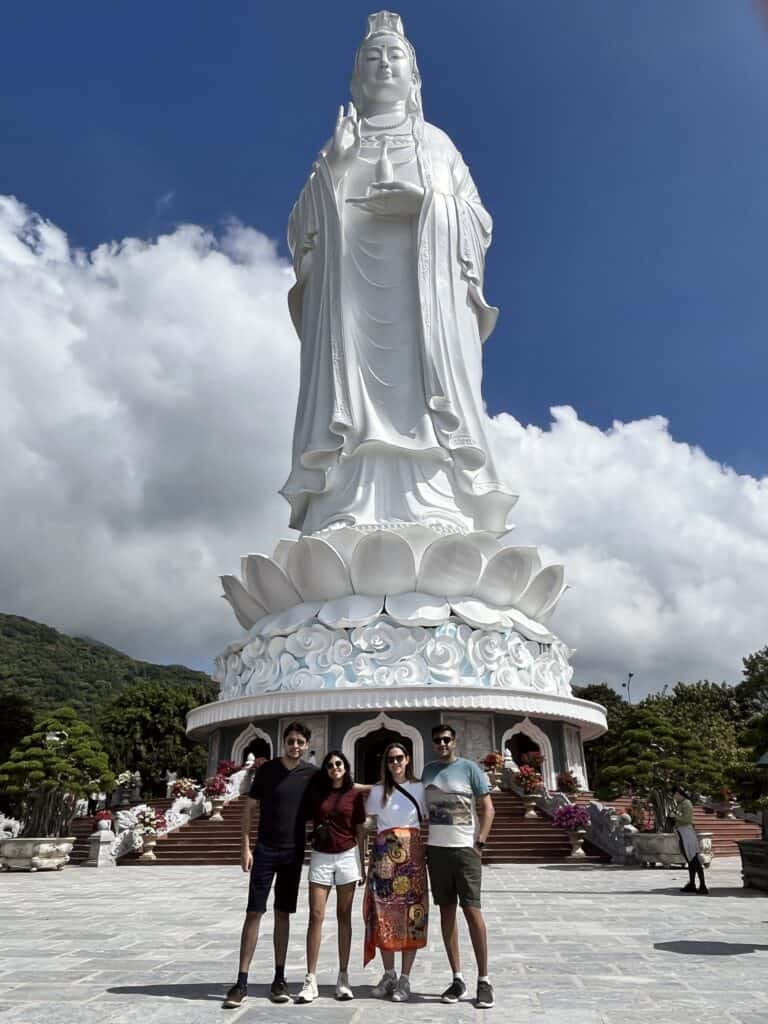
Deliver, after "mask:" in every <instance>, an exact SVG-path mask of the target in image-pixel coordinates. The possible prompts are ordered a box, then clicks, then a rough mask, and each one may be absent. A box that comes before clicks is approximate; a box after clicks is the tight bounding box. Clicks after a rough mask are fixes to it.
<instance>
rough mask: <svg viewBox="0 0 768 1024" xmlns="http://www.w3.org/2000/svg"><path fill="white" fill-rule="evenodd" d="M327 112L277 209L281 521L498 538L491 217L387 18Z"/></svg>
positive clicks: (505, 504)
mask: <svg viewBox="0 0 768 1024" xmlns="http://www.w3.org/2000/svg"><path fill="white" fill-rule="evenodd" d="M351 92H352V99H353V103H351V104H350V105H349V107H348V110H347V112H346V114H345V112H344V109H343V108H340V109H339V114H338V118H337V122H336V127H335V130H334V133H333V137H332V138H331V139H330V140H329V141H328V143H327V144H326V145H325V147H324V148H323V150H322V152H321V153H320V155H319V157H318V159H317V161H316V163H315V165H314V167H313V170H312V173H311V175H310V177H309V180H308V181H307V183H306V185H305V186H304V189H303V191H302V193H301V195H300V197H299V199H298V202H297V203H296V205H295V207H294V209H293V212H292V214H291V218H290V222H289V226H288V243H289V246H290V250H291V253H292V255H293V262H294V269H295V272H296V284H295V286H294V287H293V288H292V289H291V292H290V295H289V307H290V311H291V316H292V319H293V323H294V325H295V328H296V330H297V332H298V334H299V337H300V339H301V385H300V392H299V400H298V407H297V413H296V424H295V432H294V441H293V466H292V470H291V474H290V476H289V478H288V480H287V482H286V484H285V486H284V487H283V489H282V494H283V495H284V496H285V497H286V499H287V500H288V501H289V502H290V504H291V507H292V517H291V526H293V527H294V528H295V529H298V530H301V531H302V532H303V533H304V534H309V533H315V532H317V531H320V530H323V529H326V528H328V527H333V526H337V525H363V526H364V525H374V524H375V525H378V526H386V525H393V526H397V525H403V524H406V523H419V524H422V525H425V526H434V527H438V528H442V529H446V528H447V529H449V530H459V531H462V532H465V531H473V530H487V531H491V532H493V533H496V534H501V533H503V532H505V530H506V528H507V515H508V513H509V510H510V509H511V507H512V505H513V504H514V502H515V500H516V498H515V496H514V495H512V494H511V493H510V492H509V490H508V489H507V488H506V487H505V486H504V484H503V483H501V482H500V480H499V477H498V474H497V472H496V468H495V466H494V462H493V458H492V457H491V454H490V451H489V445H488V441H487V438H486V436H485V429H484V410H483V404H482V398H481V391H480V385H481V375H482V343H483V342H484V341H485V340H486V338H487V337H488V336H489V335H490V333H491V331H492V330H493V328H494V325H495V323H496V318H497V316H498V310H497V309H495V308H494V307H492V306H489V305H488V303H487V302H486V301H485V298H484V296H483V288H482V285H483V273H484V262H485V252H486V249H487V248H488V246H489V244H490V241H491V228H492V222H491V218H490V216H489V214H488V213H487V211H486V210H485V209H484V207H483V205H482V203H481V201H480V197H479V195H478V193H477V190H476V188H475V185H474V183H473V181H472V178H471V177H470V174H469V171H468V169H467V167H466V165H465V163H464V161H463V160H462V158H461V155H460V154H459V152H458V150H457V149H456V147H455V146H454V145H453V143H452V142H451V140H450V139H449V138H448V136H447V135H445V133H444V132H442V131H440V129H439V128H436V127H434V126H433V125H431V124H428V123H427V122H426V121H425V120H424V117H423V113H422V106H421V78H420V76H419V70H418V66H417V63H416V55H415V52H414V50H413V47H412V46H411V44H410V43H409V42H408V40H407V39H406V37H405V35H404V32H403V26H402V22H401V20H400V18H399V17H398V16H397V15H396V14H391V13H389V12H387V11H381V12H379V13H378V14H373V15H371V16H370V17H369V19H368V32H367V35H366V37H365V39H364V40H363V42H362V44H361V45H360V47H359V49H358V51H357V54H356V57H355V65H354V71H353V75H352V83H351Z"/></svg>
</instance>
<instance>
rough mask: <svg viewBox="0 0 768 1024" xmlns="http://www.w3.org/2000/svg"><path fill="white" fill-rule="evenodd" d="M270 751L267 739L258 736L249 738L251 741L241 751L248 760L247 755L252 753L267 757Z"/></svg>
mask: <svg viewBox="0 0 768 1024" xmlns="http://www.w3.org/2000/svg"><path fill="white" fill-rule="evenodd" d="M271 753H272V751H271V750H270V747H269V744H268V743H267V741H266V740H263V739H261V737H259V738H258V739H255V740H251V742H250V743H249V744H248V746H247V747H246V748H245V750H244V751H243V757H244V759H245V760H248V755H249V754H253V756H254V757H264V758H267V759H269V755H270V754H271Z"/></svg>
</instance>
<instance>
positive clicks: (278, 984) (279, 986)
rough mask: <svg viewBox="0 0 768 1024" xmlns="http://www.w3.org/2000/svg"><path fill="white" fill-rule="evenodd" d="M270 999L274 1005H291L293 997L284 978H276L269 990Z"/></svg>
mask: <svg viewBox="0 0 768 1024" xmlns="http://www.w3.org/2000/svg"><path fill="white" fill-rule="evenodd" d="M269 998H270V999H271V1001H272V1002H273V1003H290V1001H291V995H290V992H289V991H288V986H287V985H286V983H285V979H284V978H275V980H274V981H273V982H272V987H271V988H270V990H269Z"/></svg>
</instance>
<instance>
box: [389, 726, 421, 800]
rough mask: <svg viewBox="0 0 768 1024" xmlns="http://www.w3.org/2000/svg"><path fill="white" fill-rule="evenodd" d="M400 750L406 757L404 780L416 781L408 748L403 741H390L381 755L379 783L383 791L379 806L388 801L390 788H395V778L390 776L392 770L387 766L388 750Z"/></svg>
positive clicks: (390, 792)
mask: <svg viewBox="0 0 768 1024" xmlns="http://www.w3.org/2000/svg"><path fill="white" fill-rule="evenodd" d="M395 749H397V750H402V752H403V753H404V754H405V756H406V757H407V758H408V762H407V764H406V766H405V781H406V782H416V776H415V775H414V774H413V760H412V758H411V755H410V752H409V750H408V748H407V747H406V746H405V745H404V744H403V743H398V742H397V741H396V742H394V743H390V744H389V746H388V747H387V749H386V750H385V751H384V753H383V754H382V755H381V784H382V786H383V787H384V792H383V794H382V797H381V806H382V807H383V806H384V805H385V804H387V803H389V798H390V796H392V790H393V789H394V788H395V780H394V779H393V778H392V772H391V771H390V768H389V762H388V760H387V758H388V757H389V755H390V752H391V751H393V750H395Z"/></svg>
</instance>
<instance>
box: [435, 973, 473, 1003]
mask: <svg viewBox="0 0 768 1024" xmlns="http://www.w3.org/2000/svg"><path fill="white" fill-rule="evenodd" d="M466 991H467V986H466V985H465V984H464V982H463V981H461V980H460V979H459V978H454V979H453V981H452V982H451V984H450V985H449V986H448V988H447V989H446V990H445V992H443V994H442V995H441V996H440V1002H441V1003H458V1001H459V1000H460V999H461V997H462V996H463V995H464V993H465V992H466Z"/></svg>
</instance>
